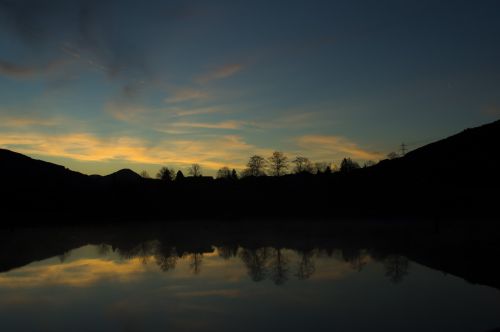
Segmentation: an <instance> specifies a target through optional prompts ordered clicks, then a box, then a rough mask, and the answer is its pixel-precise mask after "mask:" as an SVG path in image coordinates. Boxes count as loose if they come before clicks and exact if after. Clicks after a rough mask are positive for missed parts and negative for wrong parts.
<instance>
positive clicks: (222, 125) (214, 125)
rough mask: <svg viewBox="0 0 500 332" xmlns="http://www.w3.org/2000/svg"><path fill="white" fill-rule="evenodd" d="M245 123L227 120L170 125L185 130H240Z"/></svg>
mask: <svg viewBox="0 0 500 332" xmlns="http://www.w3.org/2000/svg"><path fill="white" fill-rule="evenodd" d="M244 124H245V122H243V121H236V120H228V121H222V122H174V123H172V124H170V126H172V127H186V128H206V129H232V130H236V129H240V128H241V127H242V126H243V125H244Z"/></svg>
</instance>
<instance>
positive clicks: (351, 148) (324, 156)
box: [296, 135, 383, 160]
mask: <svg viewBox="0 0 500 332" xmlns="http://www.w3.org/2000/svg"><path fill="white" fill-rule="evenodd" d="M296 143H297V145H298V147H299V148H300V149H302V150H304V151H308V154H309V155H310V156H311V157H314V158H315V159H318V160H332V159H334V158H335V159H341V158H344V157H350V158H354V159H362V160H379V159H381V158H383V154H381V153H379V152H372V151H368V150H365V149H363V148H361V147H359V146H358V145H357V144H356V143H354V142H351V141H350V140H348V139H346V138H344V137H340V136H324V135H305V136H301V137H299V138H297V139H296Z"/></svg>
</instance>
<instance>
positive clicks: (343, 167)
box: [340, 158, 360, 173]
mask: <svg viewBox="0 0 500 332" xmlns="http://www.w3.org/2000/svg"><path fill="white" fill-rule="evenodd" d="M358 168H360V166H359V164H358V163H357V162H355V161H354V160H352V159H351V158H344V159H343V160H342V163H340V171H341V172H343V173H348V172H351V171H353V170H355V169H358Z"/></svg>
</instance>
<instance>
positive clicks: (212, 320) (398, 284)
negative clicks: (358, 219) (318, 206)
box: [0, 222, 500, 332]
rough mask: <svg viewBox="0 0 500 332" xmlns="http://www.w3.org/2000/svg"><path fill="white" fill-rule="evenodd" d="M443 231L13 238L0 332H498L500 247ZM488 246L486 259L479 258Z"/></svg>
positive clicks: (108, 232)
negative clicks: (279, 331) (496, 330)
mask: <svg viewBox="0 0 500 332" xmlns="http://www.w3.org/2000/svg"><path fill="white" fill-rule="evenodd" d="M434 226H435V225H433V224H425V225H417V226H411V227H406V226H399V225H398V226H396V227H394V226H393V225H389V226H388V225H383V226H380V227H379V226H377V227H372V226H371V225H368V226H367V225H365V224H363V225H356V226H345V225H335V226H332V225H328V224H326V225H325V223H298V224H297V223H294V224H291V225H286V226H284V225H283V224H282V223H266V222H261V223H238V224H236V223H234V224H231V223H215V224H214V223H210V222H206V223H196V224H188V225H186V224H181V223H180V224H175V225H158V224H152V225H149V224H146V225H141V226H138V225H134V224H127V225H125V226H115V225H107V226H95V227H83V226H75V227H51V228H38V227H32V228H23V229H8V230H3V231H2V239H3V241H2V244H1V249H2V253H1V255H0V258H1V259H0V271H1V273H0V328H1V330H2V331H193V330H199V331H271V330H281V331H304V330H310V331H332V330H337V331H485V332H486V331H492V330H494V329H495V328H499V327H500V290H499V287H498V285H499V284H500V280H499V279H498V278H497V276H498V271H496V267H495V265H496V264H497V261H495V260H494V259H492V257H491V256H490V255H493V257H498V256H497V255H496V253H497V251H495V250H497V248H496V247H494V248H493V249H492V247H491V246H492V243H494V242H492V241H493V240H492V241H489V240H484V238H483V239H482V240H481V241H479V238H478V234H480V233H481V234H483V233H484V232H482V231H481V232H479V231H478V232H476V234H474V232H470V231H463V228H458V229H457V228H455V227H448V226H440V227H439V229H438V230H436V228H435V227H434ZM476 241H477V242H476ZM478 244H480V246H482V247H481V248H479V247H478ZM485 248H487V249H490V250H489V251H488V254H487V255H478V253H479V252H483V251H484V250H485ZM485 264H488V266H485Z"/></svg>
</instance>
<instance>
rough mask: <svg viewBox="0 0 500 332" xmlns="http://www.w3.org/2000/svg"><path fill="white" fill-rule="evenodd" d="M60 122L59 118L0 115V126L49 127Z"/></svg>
mask: <svg viewBox="0 0 500 332" xmlns="http://www.w3.org/2000/svg"><path fill="white" fill-rule="evenodd" d="M60 123H61V119H54V118H53V119H40V118H28V117H10V116H9V117H0V127H7V128H24V127H33V126H42V127H50V126H55V125H58V124H60Z"/></svg>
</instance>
